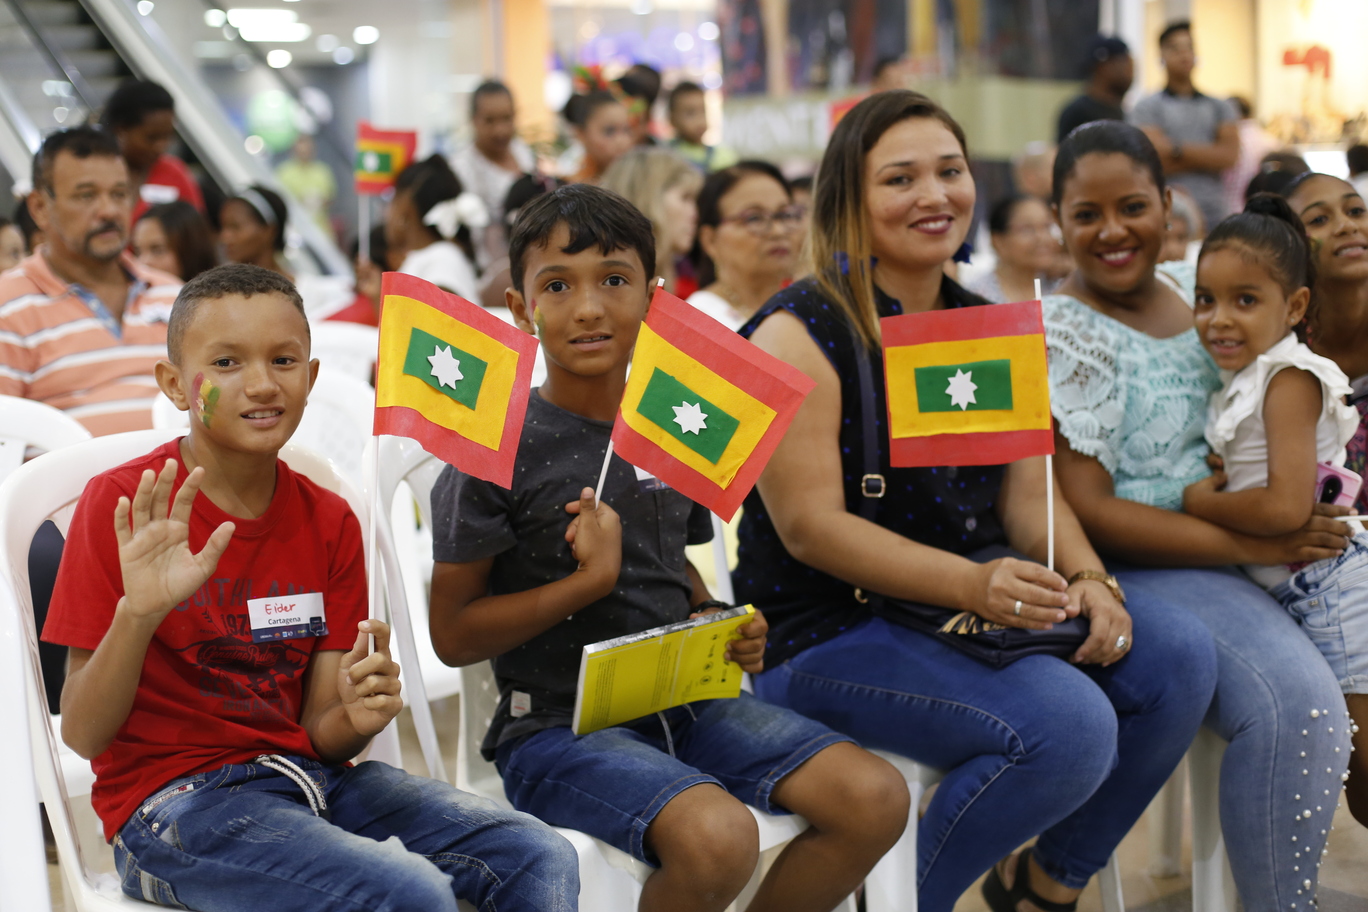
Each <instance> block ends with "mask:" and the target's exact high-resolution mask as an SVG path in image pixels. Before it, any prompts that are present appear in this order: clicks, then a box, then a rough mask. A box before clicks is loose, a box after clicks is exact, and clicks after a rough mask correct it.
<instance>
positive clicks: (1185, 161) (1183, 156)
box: [1130, 22, 1240, 231]
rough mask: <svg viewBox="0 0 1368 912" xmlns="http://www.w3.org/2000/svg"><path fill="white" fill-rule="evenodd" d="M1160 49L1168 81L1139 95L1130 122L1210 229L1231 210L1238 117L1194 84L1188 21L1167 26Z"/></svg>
mask: <svg viewBox="0 0 1368 912" xmlns="http://www.w3.org/2000/svg"><path fill="white" fill-rule="evenodd" d="M1159 52H1160V54H1161V55H1162V57H1163V60H1164V69H1165V71H1166V73H1167V76H1168V83H1167V84H1166V85H1165V86H1164V89H1163V91H1161V92H1156V93H1155V94H1153V95H1150V96H1149V97H1147V98H1142V99H1140V101H1139V102H1138V103H1137V104H1136V106H1135V110H1133V111H1131V116H1130V122H1131V123H1133V124H1134V125H1135V126H1137V127H1139V128H1140V129H1141V130H1143V131H1144V133H1145V135H1146V136H1148V137H1149V138H1150V142H1152V143H1154V147H1155V149H1157V150H1158V152H1159V159H1160V161H1162V162H1163V164H1164V174H1165V176H1166V177H1167V179H1168V181H1169V183H1171V184H1173V185H1175V186H1178V187H1182V188H1183V189H1184V190H1186V191H1188V193H1190V194H1192V198H1193V199H1195V200H1196V201H1197V205H1198V206H1200V207H1201V209H1202V217H1203V218H1204V219H1205V220H1206V228H1207V230H1208V231H1210V230H1211V229H1212V228H1214V227H1216V223H1217V222H1219V221H1220V220H1221V219H1223V218H1225V217H1226V216H1227V215H1229V214H1230V213H1229V212H1227V211H1226V202H1225V187H1224V185H1223V184H1222V182H1221V172H1222V171H1224V170H1225V169H1226V168H1229V167H1231V166H1233V165H1234V164H1235V162H1236V160H1237V159H1238V158H1239V157H1240V127H1239V120H1238V118H1237V117H1236V115H1235V110H1234V109H1233V108H1232V107H1231V106H1230V104H1229V103H1227V102H1225V101H1222V100H1221V99H1219V98H1212V97H1211V96H1210V95H1203V94H1202V93H1201V92H1199V91H1197V89H1196V88H1194V87H1193V85H1192V69H1193V67H1194V65H1195V64H1196V60H1197V58H1196V54H1195V53H1194V51H1193V46H1192V28H1191V25H1190V24H1189V23H1187V22H1174V23H1172V24H1170V25H1169V26H1168V27H1167V28H1166V29H1164V32H1163V34H1161V35H1160V36H1159Z"/></svg>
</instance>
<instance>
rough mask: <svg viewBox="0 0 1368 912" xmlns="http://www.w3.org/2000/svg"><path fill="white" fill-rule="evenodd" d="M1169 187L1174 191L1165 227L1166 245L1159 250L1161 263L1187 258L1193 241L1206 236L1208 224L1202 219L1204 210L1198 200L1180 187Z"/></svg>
mask: <svg viewBox="0 0 1368 912" xmlns="http://www.w3.org/2000/svg"><path fill="white" fill-rule="evenodd" d="M1169 189H1170V190H1171V191H1172V192H1173V199H1172V202H1171V204H1170V206H1169V217H1168V222H1167V224H1166V225H1165V227H1164V246H1163V248H1162V249H1160V251H1159V262H1161V263H1169V262H1176V261H1181V260H1186V259H1187V258H1188V250H1189V249H1190V248H1191V245H1192V243H1193V242H1194V241H1201V240H1202V238H1203V237H1205V236H1206V224H1205V223H1204V222H1203V221H1202V210H1201V209H1200V208H1199V207H1198V205H1197V201H1196V200H1194V199H1193V198H1192V195H1191V194H1189V193H1188V192H1187V191H1186V190H1183V189H1182V188H1180V187H1170V188H1169Z"/></svg>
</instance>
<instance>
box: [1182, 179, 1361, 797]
mask: <svg viewBox="0 0 1368 912" xmlns="http://www.w3.org/2000/svg"><path fill="white" fill-rule="evenodd" d="M1314 284H1315V265H1314V260H1313V255H1312V250H1311V245H1310V243H1309V242H1308V241H1307V237H1306V233H1305V231H1304V229H1303V227H1302V222H1301V220H1300V219H1299V218H1298V217H1297V216H1296V215H1295V214H1294V213H1293V211H1292V208H1291V206H1289V205H1288V204H1287V202H1286V201H1284V200H1283V199H1282V198H1281V197H1276V196H1272V195H1270V194H1260V195H1258V196H1255V197H1254V198H1252V199H1251V200H1250V201H1249V203H1248V204H1247V205H1246V206H1245V211H1244V212H1242V213H1240V214H1239V215H1234V216H1231V217H1230V218H1228V219H1226V220H1225V221H1223V222H1221V223H1220V224H1219V225H1218V226H1217V227H1216V229H1215V230H1214V231H1212V232H1211V234H1210V235H1209V236H1208V237H1207V239H1206V242H1205V243H1204V244H1203V245H1202V252H1201V254H1200V255H1199V257H1198V260H1197V286H1196V295H1195V308H1194V313H1195V318H1196V323H1197V333H1198V335H1199V336H1200V337H1201V340H1202V345H1203V346H1204V347H1205V348H1206V350H1207V352H1209V353H1210V355H1211V357H1212V359H1213V360H1214V361H1215V362H1216V365H1217V366H1218V367H1219V368H1221V370H1222V372H1223V373H1222V376H1223V378H1225V385H1224V386H1222V387H1221V389H1220V390H1218V391H1217V392H1216V393H1215V394H1213V396H1212V399H1211V402H1210V406H1209V409H1208V412H1207V424H1206V438H1207V442H1208V443H1210V444H1211V448H1212V451H1213V452H1214V453H1215V455H1216V456H1218V457H1220V459H1221V460H1222V461H1223V468H1222V470H1220V471H1217V472H1215V473H1214V474H1213V475H1211V476H1210V477H1208V478H1205V479H1203V480H1202V481H1199V482H1196V483H1195V484H1192V485H1189V486H1188V488H1187V489H1186V491H1185V492H1184V496H1183V509H1184V510H1185V511H1186V512H1188V513H1190V514H1193V515H1195V516H1200V517H1201V518H1203V519H1205V520H1207V521H1209V522H1212V523H1215V524H1217V525H1220V526H1224V527H1225V528H1227V529H1231V530H1234V531H1236V532H1243V533H1246V534H1249V535H1264V536H1269V535H1281V534H1283V533H1287V532H1292V531H1294V530H1296V529H1299V528H1301V527H1302V526H1303V525H1305V524H1306V522H1307V520H1309V519H1310V518H1311V512H1312V509H1313V507H1314V505H1315V502H1316V499H1317V497H1316V493H1317V492H1318V491H1320V490H1321V489H1322V488H1321V484H1320V483H1319V479H1318V474H1319V475H1322V476H1328V477H1330V478H1333V479H1334V481H1333V482H1332V484H1334V485H1336V488H1335V489H1334V490H1339V489H1340V486H1343V485H1345V484H1346V482H1345V480H1344V479H1343V477H1342V476H1339V475H1337V474H1335V473H1333V472H1331V471H1328V470H1326V469H1321V470H1318V468H1317V467H1318V466H1320V465H1324V466H1327V467H1331V468H1334V469H1343V467H1344V463H1345V444H1346V443H1347V442H1348V441H1349V440H1350V439H1351V438H1352V437H1353V436H1354V433H1355V432H1356V431H1357V430H1358V424H1359V420H1358V419H1359V416H1358V412H1357V410H1356V409H1354V407H1353V406H1350V405H1346V404H1345V401H1344V397H1345V396H1346V395H1348V394H1349V392H1350V387H1349V380H1348V378H1347V377H1346V376H1345V374H1344V371H1342V370H1341V369H1340V368H1339V367H1338V366H1337V365H1336V364H1335V362H1334V361H1331V360H1330V359H1329V358H1324V357H1321V356H1320V355H1317V354H1315V353H1314V352H1312V351H1311V349H1310V348H1308V347H1307V345H1306V341H1305V339H1306V336H1305V328H1306V326H1307V325H1308V324H1312V323H1314V322H1315V320H1314V313H1312V312H1311V311H1312V310H1313V309H1314V306H1315V304H1314V301H1313V300H1312V294H1311V288H1312V286H1313V285H1314ZM1349 478H1350V479H1352V478H1353V476H1352V474H1349ZM1332 493H1333V491H1332ZM1346 493H1352V492H1349V491H1346ZM1321 499H1326V498H1324V497H1322V498H1321ZM1350 525H1351V527H1352V528H1354V529H1355V535H1354V536H1353V538H1351V539H1350V541H1349V546H1348V547H1347V548H1346V549H1345V550H1344V551H1343V552H1341V553H1340V554H1339V556H1337V557H1333V558H1327V559H1325V560H1319V561H1314V562H1312V563H1310V564H1294V565H1290V566H1289V565H1277V566H1246V567H1245V571H1246V572H1247V573H1248V574H1249V576H1250V577H1252V578H1253V579H1254V581H1255V582H1257V583H1259V584H1260V585H1262V586H1263V587H1264V588H1265V589H1267V590H1268V591H1269V594H1271V595H1272V596H1273V597H1274V598H1275V599H1277V600H1278V601H1279V602H1280V603H1281V604H1282V606H1283V607H1284V608H1286V609H1287V611H1288V612H1289V613H1290V614H1291V615H1292V616H1293V617H1294V618H1295V619H1296V620H1297V623H1298V624H1299V625H1301V627H1302V629H1303V630H1304V631H1305V632H1306V634H1307V635H1308V636H1309V637H1310V639H1311V641H1312V642H1313V643H1315V644H1316V646H1317V647H1319V649H1320V651H1321V653H1322V654H1323V655H1324V656H1325V658H1326V660H1327V661H1328V662H1329V663H1330V667H1331V669H1332V670H1333V671H1334V673H1335V676H1336V677H1337V678H1338V679H1339V684H1340V688H1341V689H1342V690H1343V692H1344V693H1345V694H1346V697H1347V704H1348V711H1349V713H1350V715H1351V716H1352V717H1354V722H1353V724H1351V725H1348V726H1346V727H1349V728H1351V729H1352V728H1353V727H1355V725H1356V724H1360V723H1364V722H1368V712H1365V710H1366V709H1368V701H1365V699H1364V698H1363V697H1362V696H1360V695H1363V694H1368V533H1365V532H1364V531H1363V530H1362V527H1361V526H1359V524H1358V523H1357V522H1354V523H1351V524H1350ZM1313 715H1315V714H1313ZM1360 715H1362V716H1363V717H1364V718H1362V719H1360V718H1358V716H1360ZM1336 719H1339V720H1343V719H1344V715H1343V714H1342V713H1341V712H1340V711H1338V710H1336V711H1335V712H1333V713H1332V714H1330V719H1329V720H1321V719H1317V720H1316V722H1315V723H1314V724H1317V725H1319V724H1329V725H1335V724H1339V723H1338V722H1336V721H1335V720H1336ZM1307 721H1308V722H1310V721H1311V720H1307ZM1358 759H1359V758H1351V760H1350V771H1351V775H1350V776H1349V779H1348V786H1347V791H1348V792H1349V796H1348V797H1349V806H1350V809H1351V810H1360V809H1362V807H1363V806H1364V805H1363V801H1364V800H1365V798H1368V781H1364V780H1365V775H1364V771H1358V775H1353V773H1354V772H1356V769H1355V768H1356V767H1358V766H1360V764H1359V763H1355V762H1354V761H1355V760H1358ZM1359 819H1360V821H1361V822H1362V821H1363V818H1362V817H1360V818H1359Z"/></svg>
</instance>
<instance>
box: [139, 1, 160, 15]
mask: <svg viewBox="0 0 1368 912" xmlns="http://www.w3.org/2000/svg"><path fill="white" fill-rule="evenodd" d="M155 8H156V4H155V3H153V2H152V0H138V15H139V16H150V15H152V10H153V9H155Z"/></svg>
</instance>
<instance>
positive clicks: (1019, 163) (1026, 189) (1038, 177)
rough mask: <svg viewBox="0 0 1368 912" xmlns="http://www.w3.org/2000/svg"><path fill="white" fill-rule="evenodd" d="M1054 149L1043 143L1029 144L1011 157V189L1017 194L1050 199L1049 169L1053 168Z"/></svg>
mask: <svg viewBox="0 0 1368 912" xmlns="http://www.w3.org/2000/svg"><path fill="white" fill-rule="evenodd" d="M1054 159H1055V148H1054V146H1052V145H1050V144H1049V143H1045V142H1029V143H1027V144H1026V148H1024V149H1022V150H1021V152H1020V153H1019V154H1017V155H1014V156H1012V187H1013V188H1015V190H1016V192H1017V193H1024V194H1025V195H1027V196H1034V197H1035V198H1036V199H1043V200H1047V199H1049V198H1050V169H1051V168H1053V167H1054Z"/></svg>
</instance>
